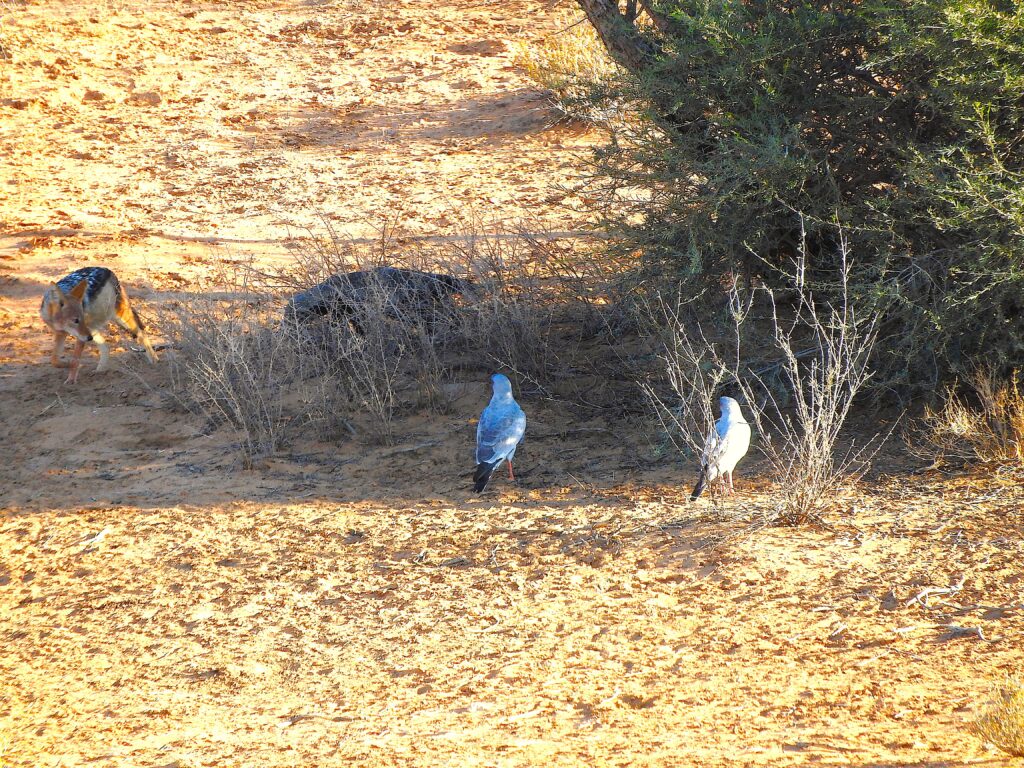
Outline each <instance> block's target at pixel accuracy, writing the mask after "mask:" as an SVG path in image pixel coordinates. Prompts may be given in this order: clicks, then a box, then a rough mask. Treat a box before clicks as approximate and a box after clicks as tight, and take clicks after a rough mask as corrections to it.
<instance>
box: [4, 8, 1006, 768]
mask: <svg viewBox="0 0 1024 768" xmlns="http://www.w3.org/2000/svg"><path fill="white" fill-rule="evenodd" d="M0 11H2V14H3V15H2V26H0V44H2V45H3V51H0V56H6V58H0V155H2V160H0V168H2V169H3V174H2V176H0V328H2V329H3V331H4V333H3V336H2V337H0V502H2V506H3V518H2V521H0V633H2V644H0V676H2V677H0V679H2V680H3V686H2V688H0V749H4V750H5V751H4V752H3V757H2V762H4V764H8V765H11V766H25V767H26V768H27V767H29V766H32V767H35V766H79V765H97V766H105V765H110V766H163V767H164V768H171V766H177V767H178V768H187V767H192V766H333V765H342V764H345V765H352V764H355V765H367V766H385V765H387V766H409V765H423V766H441V765H459V766H473V765H482V766H539V765H601V766H604V765H608V766H612V765H616V766H625V765H658V766H759V767H760V766H788V765H852V766H865V767H866V766H872V767H874V768H883V767H884V768H890V767H891V768H895V767H896V766H906V765H914V766H928V767H929V768H939V767H940V766H960V765H974V764H977V765H986V766H1002V765H1011V764H1013V763H1012V761H1009V760H1006V759H1004V758H1003V757H1001V756H1000V753H998V752H996V751H994V750H993V749H992V748H990V747H987V746H985V745H984V744H982V743H981V742H980V741H979V740H977V739H976V738H975V737H973V736H972V735H970V734H969V733H967V731H966V729H965V724H966V723H968V722H969V721H970V720H971V719H972V718H973V717H975V716H976V714H977V712H978V711H979V708H980V706H981V704H982V702H983V700H984V697H985V695H986V692H987V691H988V689H989V686H990V685H991V684H992V683H993V682H995V681H998V680H999V679H1000V678H1001V677H1003V676H1004V675H1007V674H1011V673H1014V672H1019V671H1020V668H1021V662H1022V660H1024V637H1022V633H1024V604H1022V597H1021V595H1022V589H1024V569H1022V567H1021V562H1022V549H1024V545H1022V537H1021V527H1022V517H1021V509H1022V507H1024V490H1022V488H1021V486H1020V483H1019V482H1018V480H1017V479H1015V478H1014V477H1013V476H1011V475H1000V474H997V475H992V476H987V475H985V474H983V473H978V474H976V475H973V476H966V477H961V476H955V475H954V476H945V475H939V474H936V473H921V472H917V473H915V472H913V471H911V467H912V463H911V462H907V461H905V460H903V459H902V458H901V457H900V456H899V454H900V449H899V447H898V446H896V447H894V448H892V449H890V454H891V455H889V454H887V455H886V456H885V457H883V461H882V469H883V473H882V475H881V476H880V477H878V478H876V479H875V480H873V481H872V482H871V483H868V484H865V485H864V486H862V487H861V488H859V489H857V491H856V492H852V491H851V492H850V493H848V494H847V495H845V496H843V497H841V498H839V499H837V500H836V501H835V504H834V507H833V510H832V513H831V515H830V517H829V520H830V522H831V525H830V526H826V527H822V528H804V529H795V530H794V529H766V530H756V526H754V525H752V522H753V521H756V520H757V519H758V514H759V511H760V510H763V509H765V508H766V507H767V505H768V504H769V503H770V499H771V496H770V493H771V490H770V488H769V487H768V486H767V484H766V483H765V482H764V481H763V480H762V479H759V478H758V477H756V469H757V466H758V464H757V461H756V459H751V462H750V465H749V468H748V470H747V472H746V473H743V474H742V476H741V481H742V482H741V487H740V491H741V492H740V494H739V496H738V498H737V499H735V500H732V501H729V502H728V503H726V504H725V505H724V506H723V507H721V508H717V509H716V508H714V507H712V506H710V505H709V504H708V503H707V502H701V503H699V504H696V505H692V504H690V503H688V501H687V500H686V490H687V487H686V486H687V484H688V483H690V482H692V480H693V471H692V468H689V467H685V466H682V465H680V464H677V463H674V462H671V461H668V460H660V461H656V460H655V459H654V458H653V454H652V451H651V450H650V446H649V445H648V443H647V440H646V437H645V435H644V434H643V433H642V432H640V431H638V430H637V429H636V428H635V426H631V425H626V424H622V423H620V422H618V421H616V420H615V419H613V418H612V417H610V416H608V417H594V416H592V415H591V416H586V417H583V416H577V415H574V412H573V411H572V409H566V408H563V407H558V406H556V405H554V404H551V403H547V402H544V401H529V400H527V401H526V402H524V405H525V406H526V408H527V410H528V412H529V414H530V433H529V439H528V441H527V443H526V444H525V445H524V448H523V450H522V461H521V463H520V465H519V468H520V471H521V479H520V483H519V485H518V486H517V487H514V486H511V485H510V484H509V483H508V482H507V481H505V480H499V481H498V482H497V483H496V484H495V488H494V490H493V491H492V492H490V493H488V494H487V495H484V496H483V497H476V496H474V495H473V494H471V493H469V492H468V491H467V486H468V476H467V474H466V473H467V472H468V471H469V469H470V467H469V466H468V462H469V458H470V454H471V444H472V435H473V429H474V427H473V418H474V417H475V416H476V415H477V414H478V413H479V410H480V408H481V407H482V405H483V403H484V402H485V400H486V398H487V388H486V385H485V384H484V383H481V382H477V381H473V380H471V379H467V380H466V381H465V382H463V383H462V385H461V389H460V390H459V392H458V396H457V397H456V398H455V401H454V404H453V407H452V409H451V413H450V414H449V415H447V416H444V417H430V418H428V417H426V416H422V415H421V416H417V417H415V418H410V419H408V420H407V421H405V422H403V424H402V425H400V429H399V440H398V443H397V444H396V445H395V446H390V447H385V446H371V445H366V444H363V443H360V442H358V441H347V442H345V443H342V444H340V445H333V444H319V443H311V444H310V445H309V446H306V447H304V448H303V450H302V451H299V450H296V449H293V450H290V451H287V452H285V453H284V454H283V455H281V456H280V457H276V458H273V459H269V460H265V461H262V462H260V463H258V464H257V466H256V467H255V468H254V469H252V470H245V469H242V467H241V465H240V462H239V460H238V456H237V453H236V451H235V450H234V449H233V446H232V440H233V436H232V435H231V434H230V433H229V432H228V431H227V430H219V431H215V432H213V433H210V432H209V430H206V429H204V425H203V424H201V423H200V422H199V421H198V420H197V419H196V418H194V417H192V416H189V415H188V414H186V413H183V412H182V411H181V410H180V409H175V408H171V407H169V406H168V398H167V397H166V396H165V395H164V390H166V387H167V382H166V370H165V367H162V366H157V367H154V368H147V367H145V366H142V365H137V364H134V363H133V364H132V366H131V368H132V369H133V370H137V371H140V372H141V378H140V377H137V376H133V375H131V374H130V373H129V372H128V371H126V370H125V369H124V366H123V365H115V367H114V370H113V371H111V372H110V373H107V374H103V375H98V374H96V373H95V372H94V371H93V370H92V368H93V365H94V362H93V361H94V359H95V358H92V359H90V360H89V362H88V364H87V367H86V369H85V371H84V372H83V374H82V379H81V380H80V384H79V385H78V386H77V387H69V386H65V385H63V384H62V381H63V373H62V372H59V371H55V370H54V369H53V368H51V367H50V366H49V365H48V362H47V357H46V355H47V351H48V350H47V344H48V334H47V333H46V332H45V329H44V328H43V327H42V326H41V323H40V321H39V319H38V315H37V306H38V301H39V297H40V295H41V293H42V290H43V288H44V286H45V285H46V284H47V283H48V282H50V281H52V280H54V279H56V278H59V277H60V276H62V275H64V274H66V273H67V272H69V271H71V270H72V269H74V268H77V267H80V266H83V265H86V264H96V263H99V264H105V265H107V266H110V267H112V268H114V269H116V270H117V271H118V273H119V274H120V275H121V276H122V278H123V279H124V281H125V283H126V284H127V285H128V287H129V290H130V292H131V293H132V295H133V296H135V297H137V298H138V300H139V305H140V307H141V308H142V310H143V312H144V313H146V312H147V310H148V311H149V313H150V314H152V310H153V309H154V308H155V307H158V306H159V305H161V304H164V303H167V302H170V301H174V300H179V299H181V298H182V297H183V296H187V295H188V294H189V293H190V292H193V291H195V290H197V286H198V285H200V283H201V278H204V277H205V276H208V275H209V274H211V273H212V272H215V271H216V270H217V269H219V268H221V267H222V266H224V265H228V266H230V265H231V264H232V263H234V262H237V261H242V260H248V259H255V260H256V261H257V263H259V264H268V265H269V264H280V263H283V262H284V261H286V260H287V259H288V258H289V244H290V243H291V242H292V238H293V237H295V236H296V234H301V233H302V232H303V231H304V227H309V226H315V227H320V226H322V222H324V221H329V222H331V223H332V225H334V226H336V227H338V228H339V229H341V230H343V231H345V232H346V233H348V234H350V235H351V236H352V237H355V238H373V237H375V236H376V232H377V229H378V228H379V227H381V226H382V225H383V224H385V223H386V222H388V221H392V220H394V219H396V218H400V219H401V221H402V222H403V226H404V227H406V228H407V229H408V231H411V232H414V233H416V234H417V235H418V236H421V237H425V238H440V237H450V236H451V235H452V233H453V231H455V229H456V228H457V223H458V221H460V220H462V218H463V217H465V216H467V215H470V216H479V217H480V218H482V219H484V220H489V221H490V220H501V221H505V222H516V221H518V220H521V219H528V220H529V221H530V222H532V223H533V224H535V225H536V226H539V227H543V228H544V229H549V230H556V231H565V232H572V231H576V230H578V229H581V228H585V227H586V221H585V219H584V218H583V217H582V216H581V215H579V214H577V213H575V212H574V209H575V208H576V201H575V199H574V198H573V196H572V195H571V194H570V193H568V192H567V191H566V189H567V188H571V187H572V185H573V184H574V182H575V181H576V180H577V179H578V178H579V176H580V174H581V173H582V172H583V171H584V169H585V160H586V153H587V150H588V148H590V147H592V146H593V145H594V144H596V143H598V142H600V141H601V136H600V135H599V134H598V133H597V132H596V131H588V130H584V129H580V128H579V127H573V126H566V125H552V122H553V115H552V113H551V111H550V110H549V109H548V108H547V106H546V103H545V101H544V98H543V96H542V95H540V94H538V93H537V92H536V91H534V90H532V89H531V88H530V86H529V83H528V82H526V81H525V80H524V79H523V78H522V76H521V74H520V73H519V72H518V71H517V70H516V69H515V67H514V66H513V64H512V45H513V44H514V42H515V41H516V40H520V39H529V38H531V37H534V36H536V35H537V34H539V33H540V32H541V31H543V30H551V29H553V28H554V21H553V15H552V13H553V11H552V8H551V6H550V5H549V4H545V3H541V2H525V1H523V2H481V1H480V0H477V1H476V2H468V1H466V2H461V1H455V2H443V3H437V2H435V3H428V2H423V1H422V0H404V1H403V2H397V1H395V0H380V1H379V2H370V3H344V2H325V1H316V0H309V1H307V2H300V1H299V0H281V1H280V2H264V1H262V0H259V1H257V0H236V1H235V2H230V3H228V2H225V3H215V2H207V1H206V0H195V1H192V2H186V1H185V0H177V1H176V0H166V1H153V2H141V3H129V2H117V1H116V0H106V1H105V2H99V3H84V2H81V3H79V2H56V0H50V1H49V2H27V3H24V2H17V0H11V1H10V2H7V3H4V4H2V5H0ZM156 335H157V337H159V329H157V331H156ZM136 357H138V355H137V353H136V352H133V351H130V350H129V349H128V348H127V347H126V346H125V345H123V344H122V345H116V346H115V350H114V358H115V361H116V360H118V359H121V360H125V359H128V358H133V359H134V358H136ZM887 469H888V470H889V471H884V470H887ZM752 474H754V475H755V476H754V477H752V476H751V475H752ZM961 580H962V588H961V589H960V590H959V591H955V592H954V593H952V594H933V595H931V596H929V595H928V594H927V592H926V590H928V588H930V587H936V588H939V587H948V586H949V585H951V584H958V583H960V582H961ZM919 595H920V596H921V597H920V599H915V597H916V596H919Z"/></svg>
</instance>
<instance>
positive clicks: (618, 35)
mask: <svg viewBox="0 0 1024 768" xmlns="http://www.w3.org/2000/svg"><path fill="white" fill-rule="evenodd" d="M576 2H577V3H579V6H580V8H582V9H583V12H584V13H585V14H587V18H588V19H589V20H590V23H591V24H592V25H593V27H594V29H596V30H597V34H598V36H599V37H600V38H601V42H602V43H604V47H605V49H606V50H607V51H608V53H609V55H610V56H611V57H612V58H613V59H614V60H615V62H616V63H617V64H618V65H619V66H621V67H623V68H625V69H626V70H628V71H629V72H631V73H633V74H634V75H640V74H642V73H643V72H644V70H646V69H647V68H648V67H649V66H650V65H651V64H653V63H654V60H655V58H656V57H657V55H658V49H657V48H656V47H655V46H654V44H653V43H651V42H649V41H648V40H646V39H645V38H644V37H643V36H642V35H641V34H640V32H639V31H638V30H637V28H636V27H635V26H634V25H633V23H632V21H630V20H629V19H628V18H627V17H626V16H624V15H623V14H622V12H621V11H619V4H618V0H576Z"/></svg>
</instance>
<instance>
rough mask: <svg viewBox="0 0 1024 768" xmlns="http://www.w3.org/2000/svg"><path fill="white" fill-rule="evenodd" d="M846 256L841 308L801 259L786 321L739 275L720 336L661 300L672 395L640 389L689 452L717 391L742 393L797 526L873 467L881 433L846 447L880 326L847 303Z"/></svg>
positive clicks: (782, 518) (777, 497)
mask: <svg viewBox="0 0 1024 768" xmlns="http://www.w3.org/2000/svg"><path fill="white" fill-rule="evenodd" d="M847 257H848V254H847V252H846V248H845V244H842V245H841V247H840V260H841V269H840V272H839V274H840V278H839V279H840V284H839V285H838V286H837V287H836V286H833V287H834V288H836V289H837V294H836V295H838V296H840V297H841V301H840V302H839V303H838V304H834V303H832V302H819V301H818V300H817V297H816V296H815V295H814V292H813V291H812V290H811V289H810V288H809V287H808V286H807V285H806V283H805V282H804V279H803V276H804V267H805V263H804V261H803V259H802V258H798V259H797V261H796V263H795V265H794V271H793V278H794V279H793V287H792V288H793V291H792V292H793V295H794V297H795V299H794V301H793V303H792V305H791V308H790V309H789V314H788V315H787V317H785V318H784V317H783V315H782V312H781V311H780V308H779V305H778V303H777V301H776V297H775V295H774V293H772V292H771V291H770V290H768V289H765V288H757V289H754V290H751V291H748V292H743V291H741V289H740V288H739V283H738V281H737V280H734V281H733V283H732V285H731V287H730V289H729V307H728V314H729V317H730V319H729V324H730V325H731V329H730V330H729V332H727V333H723V334H720V335H719V337H718V338H717V339H716V340H714V341H711V340H709V331H708V330H707V326H708V325H709V323H708V322H707V321H706V320H702V319H701V318H700V317H699V315H698V314H697V313H696V312H695V311H694V307H695V303H694V301H693V300H687V301H681V300H679V299H678V298H677V299H676V300H675V302H674V303H673V304H669V305H668V306H667V308H666V305H665V303H664V302H660V304H659V306H660V307H661V309H660V310H659V311H660V313H661V315H662V317H663V318H666V319H667V321H668V322H667V330H666V332H665V333H664V334H663V336H664V338H663V345H662V353H661V359H662V362H663V365H664V368H665V372H666V374H667V377H668V384H669V394H668V395H667V396H666V395H663V394H660V393H659V390H658V389H657V388H656V387H655V386H654V385H653V384H652V383H651V382H645V383H644V384H643V385H642V387H643V389H644V391H645V393H646V395H647V398H648V400H649V402H651V404H652V406H653V409H654V412H655V413H656V415H657V418H658V419H659V422H660V424H661V425H662V427H663V428H664V429H665V430H666V432H667V433H668V434H669V435H674V436H675V437H673V441H674V442H675V443H676V444H677V445H680V444H681V445H682V446H683V448H684V450H683V451H682V452H683V453H684V455H689V456H699V455H700V452H701V451H702V450H703V445H704V440H705V437H706V435H708V434H709V433H710V431H711V429H713V427H714V423H715V420H716V419H717V415H716V414H715V413H714V412H713V410H712V404H713V403H714V402H715V401H716V400H717V397H716V395H717V394H720V393H721V390H722V389H723V388H724V387H732V388H734V389H736V390H738V391H739V393H740V394H741V395H742V398H741V399H742V400H743V401H745V403H744V410H745V412H746V413H749V416H750V417H751V419H752V421H753V425H754V426H755V433H756V434H757V438H758V439H757V442H756V445H757V447H758V448H760V450H761V452H762V453H763V454H764V455H765V456H766V458H767V459H768V461H769V463H770V465H771V471H772V478H773V480H774V481H775V484H776V488H775V491H774V493H773V500H774V509H773V512H772V519H773V520H774V521H778V522H784V523H788V524H798V523H803V522H806V521H809V520H812V519H815V518H817V517H819V516H820V512H821V508H822V506H823V505H824V502H825V501H826V500H827V499H828V498H829V497H831V496H832V495H833V494H834V493H835V491H836V490H837V489H838V488H839V487H840V486H841V485H842V484H843V483H844V482H847V481H849V480H850V479H851V478H854V479H855V478H858V477H860V476H861V475H863V473H864V472H865V471H867V469H868V467H869V465H870V461H871V459H872V458H873V455H874V452H875V451H876V450H877V446H878V444H879V435H873V436H871V437H870V438H869V439H868V440H867V441H866V442H865V443H864V444H863V445H861V446H859V447H858V446H857V445H856V443H855V442H852V441H851V442H850V444H849V446H848V447H847V448H845V449H841V448H840V437H841V433H842V430H843V427H844V425H845V424H846V421H847V418H848V416H849V413H850V408H851V406H852V405H853V402H854V400H855V398H856V396H857V394H858V393H859V392H860V391H861V390H862V389H863V387H864V385H865V384H866V383H867V381H868V379H869V378H870V377H871V371H870V369H869V368H868V361H869V359H870V355H871V351H872V349H873V347H874V344H875V341H876V338H877V332H878V325H877V318H876V316H872V317H870V318H864V317H861V316H860V315H859V314H858V313H857V312H856V311H855V309H854V307H853V306H852V305H851V303H850V301H849V290H848V282H847V281H848V278H849V262H848V258H847ZM758 306H764V307H766V308H767V329H766V330H767V333H766V334H762V336H761V337H758V338H757V339H756V343H751V339H750V336H751V332H752V329H751V328H750V325H751V323H750V322H748V321H749V319H750V317H751V314H752V311H753V310H754V309H755V307H758ZM765 335H766V336H767V338H764V336H765ZM765 347H767V348H768V350H769V353H768V355H765V353H764V348H765ZM751 349H756V350H758V351H757V353H756V354H754V353H751V352H750V350H751ZM766 358H767V359H766Z"/></svg>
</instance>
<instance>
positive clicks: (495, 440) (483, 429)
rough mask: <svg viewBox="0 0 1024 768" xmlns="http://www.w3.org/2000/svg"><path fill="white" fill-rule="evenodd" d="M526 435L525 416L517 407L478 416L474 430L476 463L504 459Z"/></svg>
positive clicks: (485, 411) (491, 411)
mask: <svg viewBox="0 0 1024 768" xmlns="http://www.w3.org/2000/svg"><path fill="white" fill-rule="evenodd" d="M524 434H526V414H525V413H523V411H522V409H521V408H520V407H519V406H513V407H506V408H500V409H499V408H491V407H490V406H488V407H487V408H485V409H484V412H483V413H482V414H481V416H480V423H479V424H478V425H477V428H476V460H477V463H478V464H480V463H483V462H487V463H490V462H492V461H498V460H499V459H503V458H505V457H506V456H507V455H508V454H509V452H510V451H512V450H513V449H514V448H515V447H516V446H517V445H519V441H520V440H522V439H523V435H524Z"/></svg>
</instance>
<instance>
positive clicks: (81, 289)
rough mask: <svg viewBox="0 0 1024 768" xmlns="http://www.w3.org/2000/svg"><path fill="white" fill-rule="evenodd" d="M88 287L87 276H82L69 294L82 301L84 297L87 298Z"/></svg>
mask: <svg viewBox="0 0 1024 768" xmlns="http://www.w3.org/2000/svg"><path fill="white" fill-rule="evenodd" d="M88 287H89V281H88V280H86V279H85V278H82V279H81V280H79V281H78V282H77V283H75V287H74V288H72V289H71V290H70V291H68V296H70V297H71V298H72V299H74V300H75V301H81V300H82V299H84V298H85V291H86V289H87V288H88Z"/></svg>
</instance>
